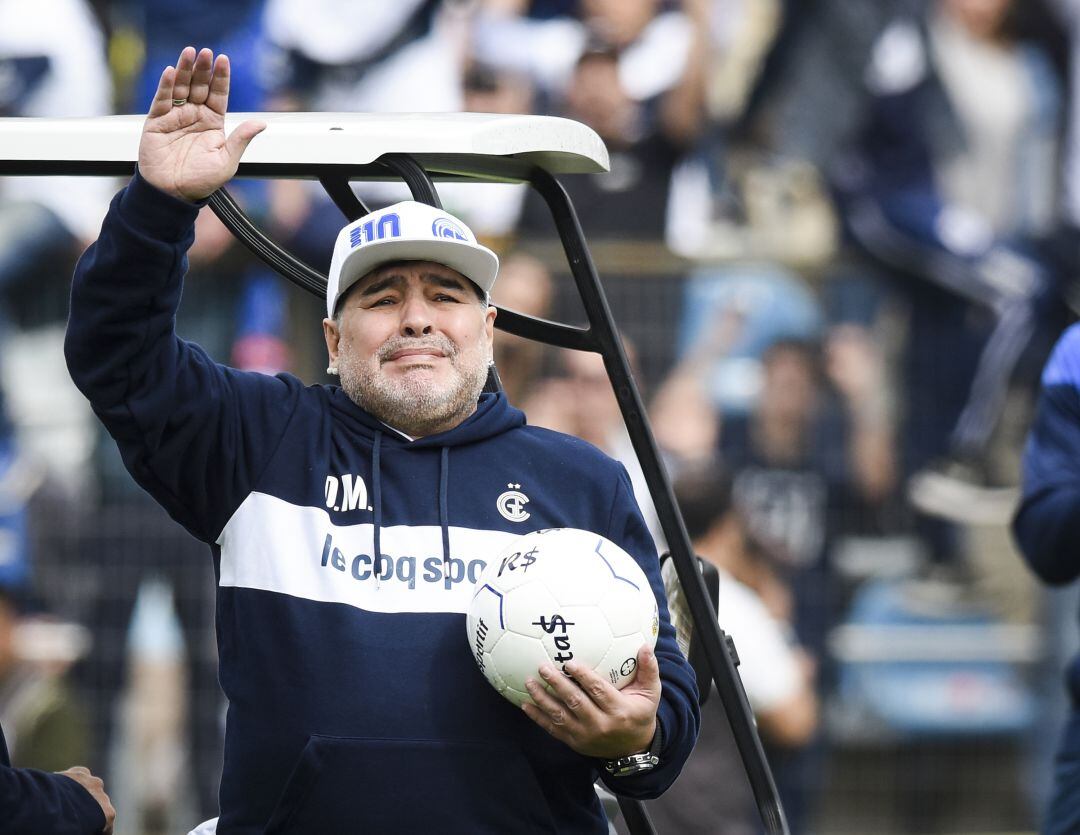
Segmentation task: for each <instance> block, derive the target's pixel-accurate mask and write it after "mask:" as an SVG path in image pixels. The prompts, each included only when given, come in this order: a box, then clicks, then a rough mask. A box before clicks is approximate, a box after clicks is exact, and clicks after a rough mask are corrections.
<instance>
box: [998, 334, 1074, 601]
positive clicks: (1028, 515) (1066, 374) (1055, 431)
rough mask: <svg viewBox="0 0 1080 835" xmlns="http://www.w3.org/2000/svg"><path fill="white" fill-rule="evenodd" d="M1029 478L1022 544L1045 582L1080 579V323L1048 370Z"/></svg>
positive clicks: (1021, 512)
mask: <svg viewBox="0 0 1080 835" xmlns="http://www.w3.org/2000/svg"><path fill="white" fill-rule="evenodd" d="M1023 479H1024V480H1023V493H1022V496H1021V500H1020V507H1019V509H1018V510H1017V513H1016V516H1015V518H1014V519H1013V534H1014V535H1015V537H1016V542H1017V545H1018V546H1019V547H1020V551H1021V552H1022V553H1023V555H1024V559H1025V560H1026V561H1027V563H1028V565H1030V566H1031V569H1032V570H1033V571H1034V572H1035V573H1036V574H1037V575H1038V576H1039V577H1040V578H1041V579H1042V580H1043V581H1044V582H1047V583H1051V584H1060V583H1068V582H1070V581H1071V580H1074V579H1075V578H1076V577H1077V576H1080V325H1073V326H1072V327H1071V328H1069V329H1068V330H1067V331H1066V332H1065V334H1064V335H1063V336H1062V337H1061V339H1060V340H1059V342H1058V344H1057V346H1056V347H1055V348H1054V352H1053V354H1052V355H1051V357H1050V360H1049V361H1048V362H1047V364H1046V368H1045V369H1044V371H1043V377H1042V391H1041V392H1040V394H1039V403H1038V408H1037V411H1036V415H1035V421H1034V423H1033V425H1032V427H1031V431H1030V433H1029V435H1028V439H1027V444H1026V447H1025V449H1024V472H1023Z"/></svg>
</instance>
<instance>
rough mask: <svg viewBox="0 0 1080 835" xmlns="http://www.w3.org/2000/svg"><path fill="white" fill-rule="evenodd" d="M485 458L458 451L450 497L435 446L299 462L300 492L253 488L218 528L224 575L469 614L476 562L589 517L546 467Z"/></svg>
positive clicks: (384, 606)
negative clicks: (536, 469)
mask: <svg viewBox="0 0 1080 835" xmlns="http://www.w3.org/2000/svg"><path fill="white" fill-rule="evenodd" d="M331 458H337V456H331ZM487 460H488V459H487V457H485V466H478V465H477V460H476V456H475V455H473V456H470V455H468V454H467V453H465V452H462V451H459V450H453V449H451V451H450V453H449V456H448V461H447V462H446V466H448V468H449V477H448V478H447V479H446V481H445V484H446V490H445V496H440V486H441V484H442V483H443V482H442V473H441V467H442V466H443V464H442V462H441V450H439V449H430V450H427V451H425V452H419V451H407V450H404V449H401V448H396V449H390V450H387V449H385V448H384V449H383V450H382V453H381V456H380V466H379V470H378V473H377V475H376V473H375V472H374V470H373V468H372V465H371V463H370V461H365V460H363V459H360V460H357V458H353V459H352V460H348V461H344V460H338V461H331V463H329V464H328V465H325V466H324V471H319V468H318V467H317V466H314V467H310V468H302V469H300V472H305V471H306V472H305V475H306V476H307V478H305V481H306V482H307V483H306V485H305V487H304V489H303V493H302V495H303V496H304V498H305V501H299V502H298V501H296V500H295V499H296V498H297V494H296V492H295V491H287V490H286V491H282V492H284V493H286V494H287V495H288V494H291V498H292V499H293V500H292V501H289V500H286V499H284V498H280V497H278V496H276V495H272V493H271V491H269V490H268V491H267V492H253V493H251V494H249V495H248V496H247V497H246V498H245V500H244V501H243V502H242V504H241V505H240V507H239V508H238V509H237V511H236V512H235V513H234V514H233V516H232V518H231V519H230V520H229V522H228V523H227V524H226V526H225V528H224V530H223V531H222V533H221V535H220V537H219V538H218V545H219V546H220V547H221V574H220V584H221V585H222V586H232V587H238V588H249V589H259V590H263V591H269V592H277V593H282V594H288V595H290V596H293V597H300V598H303V599H307V600H311V601H321V602H330V603H344V604H347V605H350V606H355V607H357V608H360V609H364V610H367V611H374V612H384V613H392V612H452V613H462V612H464V611H466V609H467V607H468V604H469V601H470V599H471V597H472V587H473V583H474V582H475V580H476V578H477V576H478V575H479V573H480V571H481V570H482V569H483V567H484V566H485V565H486V563H487V561H488V560H489V559H491V558H492V557H493V555H494V554H496V553H498V552H499V551H500V550H502V549H503V548H504V547H506V546H507V545H508V544H510V543H511V542H512V541H513V538H514V537H515V536H517V535H519V534H523V533H528V532H530V531H533V530H537V529H539V528H544V527H555V526H560V525H582V524H583V522H582V521H581V519H580V517H579V518H577V519H575V518H571V516H572V515H573V514H568V512H567V511H568V508H569V507H573V506H574V503H573V502H567V503H566V505H562V504H561V503H560V502H559V501H557V497H558V496H559V495H560V493H565V492H567V491H565V490H560V489H559V486H558V485H556V484H551V483H550V482H551V481H552V478H551V477H550V475H545V474H540V473H531V474H530V473H520V472H513V470H515V469H522V468H523V466H522V465H521V464H520V463H518V464H517V465H516V466H515V464H514V463H513V462H510V461H506V462H502V464H501V465H500V462H498V461H490V463H487ZM376 482H377V483H376ZM544 482H548V483H544ZM570 492H572V491H570ZM440 503H443V504H444V506H445V509H446V517H445V521H446V522H447V523H448V524H447V525H446V527H445V539H444V527H443V524H442V522H443V519H442V514H441V513H440ZM377 504H378V506H379V508H380V513H379V514H378V516H379V520H378V521H379V523H380V524H379V528H378V553H376V547H375V540H376V521H377V520H376V505H377ZM579 509H580V506H579Z"/></svg>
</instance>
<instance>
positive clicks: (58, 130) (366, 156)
mask: <svg viewBox="0 0 1080 835" xmlns="http://www.w3.org/2000/svg"><path fill="white" fill-rule="evenodd" d="M144 119H145V117H144V116H142V115H134V116H99V117H89V118H66V119H65V118H59V119H48V118H19V117H8V118H0V165H2V166H4V170H3V171H0V173H8V174H12V173H16V172H18V173H28V174H60V173H90V172H91V171H93V172H94V173H98V172H100V173H108V174H127V173H130V171H131V165H132V164H134V162H135V160H136V157H137V153H138V146H139V134H140V132H141V129H142V124H143V121H144ZM245 119H260V120H262V121H265V122H266V124H267V128H266V130H265V131H264V132H263V133H262V134H261V135H260V136H258V137H256V139H255V141H254V142H252V144H251V146H250V147H249V148H248V150H247V151H246V152H245V154H244V160H243V162H242V163H241V167H240V172H239V174H240V175H241V176H244V175H250V176H305V175H304V174H303V173H299V174H298V173H297V172H299V171H308V170H309V169H310V170H311V171H314V170H316V169H319V168H324V169H325V167H326V166H333V167H337V166H345V167H353V166H363V165H366V164H368V163H372V162H374V161H375V160H376V159H378V157H380V156H382V155H383V154H386V153H395V154H408V155H410V156H412V157H413V158H414V159H415V160H416V161H417V162H418V163H420V164H421V165H422V166H424V168H426V169H428V170H429V171H430V172H431V173H432V174H433V175H435V176H439V174H449V175H451V176H452V175H454V174H465V175H468V174H477V173H483V174H486V175H489V176H494V177H505V178H507V179H517V178H519V177H523V176H526V175H527V171H528V169H529V168H531V167H532V166H539V167H541V168H544V169H546V170H547V171H549V172H551V173H552V174H579V173H590V172H600V171H606V170H607V169H608V153H607V149H606V148H605V147H604V143H603V142H602V141H601V139H600V137H599V136H597V135H596V133H595V132H593V131H592V130H591V129H590V128H588V127H586V126H585V125H583V124H581V123H579V122H575V121H572V120H570V119H561V118H557V117H553V116H519V115H502V114H488V113H388V114H382V113H231V114H229V115H228V116H227V117H226V119H225V123H226V130H231V129H232V128H233V127H234V126H236V125H237V124H239V123H240V122H242V121H244V120H245ZM478 162H479V163H482V164H481V165H480V166H479V168H480V170H479V171H478V170H477V163H478ZM24 164H25V165H24ZM102 164H104V165H105V169H107V170H103V169H102ZM285 169H288V171H286V170H285Z"/></svg>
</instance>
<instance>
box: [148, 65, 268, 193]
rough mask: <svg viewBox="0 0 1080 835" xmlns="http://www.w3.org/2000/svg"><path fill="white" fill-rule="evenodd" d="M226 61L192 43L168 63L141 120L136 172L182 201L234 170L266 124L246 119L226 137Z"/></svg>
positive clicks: (222, 180)
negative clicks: (168, 65) (170, 65)
mask: <svg viewBox="0 0 1080 835" xmlns="http://www.w3.org/2000/svg"><path fill="white" fill-rule="evenodd" d="M229 71H230V69H229V59H228V57H227V56H225V55H218V56H217V58H216V59H215V58H214V54H213V52H211V51H210V50H209V49H203V50H201V51H200V52H198V54H196V52H195V48H194V47H191V46H189V47H186V48H185V49H184V50H183V52H181V53H180V57H179V58H178V59H177V62H176V66H175V67H166V68H165V69H164V71H163V72H162V73H161V79H160V80H159V81H158V88H157V92H156V93H155V94H154V101H153V103H152V104H151V105H150V110H149V112H148V113H147V116H146V122H145V123H144V124H143V132H142V138H141V139H140V142H139V172H140V173H141V174H142V176H143V178H144V179H145V180H146V181H147V182H149V183H150V184H151V185H153V186H155V187H157V188H159V189H161V190H162V191H164V192H166V193H168V194H171V195H173V196H174V197H180V198H182V199H184V200H190V201H196V200H201V199H203V198H204V197H207V196H209V195H210V194H213V193H214V192H215V191H217V190H218V189H219V188H220V187H221V186H223V185H224V184H225V183H227V182H228V181H229V179H230V178H231V177H232V176H233V175H234V174H235V173H236V169H237V167H238V166H239V164H240V157H241V156H242V155H243V153H244V150H245V149H246V148H247V146H248V144H249V143H250V142H251V140H252V139H253V138H254V137H255V136H256V135H257V134H258V133H260V132H261V131H262V130H263V129H264V128H265V127H266V125H265V124H263V123H262V122H255V121H246V122H243V123H242V124H240V125H238V126H237V127H236V128H235V129H234V130H233V132H232V133H231V134H229V135H228V136H226V135H225V113H226V111H227V110H228V104H229Z"/></svg>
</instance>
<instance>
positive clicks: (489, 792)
mask: <svg viewBox="0 0 1080 835" xmlns="http://www.w3.org/2000/svg"><path fill="white" fill-rule="evenodd" d="M315 832H318V833H352V832H357V833H371V835H382V833H389V834H390V835H396V833H401V835H406V833H430V832H438V833H440V834H441V835H453V833H462V835H475V833H489V832H490V833H506V832H515V833H517V832H521V833H553V832H555V825H554V823H553V821H552V818H551V813H550V812H549V811H548V805H547V801H546V800H545V798H544V795H543V793H542V792H541V790H540V785H539V783H538V782H537V780H536V777H535V775H534V774H533V771H532V769H531V768H530V767H529V764H528V762H527V761H526V759H525V757H524V756H522V754H521V752H520V751H518V750H516V749H514V748H511V747H508V746H506V747H504V746H497V745H492V744H489V743H479V742H477V743H473V742H446V741H441V740H398V739H358V738H349V737H332V736H312V737H311V738H310V739H308V742H307V745H306V746H304V750H303V752H302V753H301V755H300V759H299V761H298V762H297V764H296V767H295V768H294V769H293V772H292V775H291V776H290V777H289V781H288V783H286V785H285V790H284V792H282V794H281V797H280V799H279V800H278V804H277V807H276V808H275V809H274V813H273V815H272V816H271V817H270V822H269V823H268V824H267V827H266V835H284V833H290V835H292V833H315Z"/></svg>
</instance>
